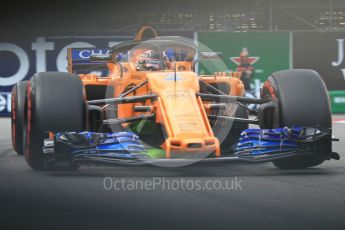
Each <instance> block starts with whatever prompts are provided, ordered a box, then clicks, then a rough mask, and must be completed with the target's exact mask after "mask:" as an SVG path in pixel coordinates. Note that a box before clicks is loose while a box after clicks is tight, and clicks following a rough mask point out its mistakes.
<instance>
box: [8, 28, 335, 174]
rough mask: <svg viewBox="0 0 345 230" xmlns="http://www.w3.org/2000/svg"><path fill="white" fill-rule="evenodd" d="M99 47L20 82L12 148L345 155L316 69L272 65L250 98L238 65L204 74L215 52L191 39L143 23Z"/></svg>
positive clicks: (302, 163)
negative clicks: (336, 147)
mask: <svg viewBox="0 0 345 230" xmlns="http://www.w3.org/2000/svg"><path fill="white" fill-rule="evenodd" d="M99 51H100V50H99V49H94V48H91V49H90V48H86V49H80V48H75V49H74V48H71V49H69V50H68V70H69V72H68V73H63V72H44V73H37V74H35V75H34V76H33V77H32V78H31V79H30V80H29V81H22V82H19V83H18V84H17V85H15V86H14V88H13V91H12V93H13V94H12V142H13V148H14V150H15V151H16V152H17V153H18V154H23V155H24V156H25V160H26V161H27V163H28V164H29V166H30V167H31V168H33V169H35V170H43V169H52V168H55V169H56V168H75V167H78V166H79V165H82V164H96V165H97V164H109V165H147V164H151V165H152V164H153V165H155V164H156V165H167V166H176V165H186V164H190V163H194V162H199V163H200V162H223V161H224V162H226V161H229V162H231V161H245V162H268V161H269V162H273V164H274V165H275V166H277V167H278V168H281V169H297V168H307V167H312V166H316V165H319V164H321V163H322V162H324V161H325V160H330V159H339V155H338V154H337V153H334V152H333V151H332V141H335V140H336V139H335V138H333V137H332V122H331V112H330V102H329V97H328V94H327V90H326V87H325V85H324V83H323V81H322V78H321V77H320V76H319V74H318V73H317V72H315V71H312V70H306V69H290V70H283V71H278V72H275V73H272V74H271V75H270V76H269V77H268V79H267V81H266V82H265V83H264V85H263V88H262V89H261V98H247V97H244V96H243V95H244V92H245V91H244V86H243V83H242V81H241V79H240V77H239V76H240V74H238V73H236V72H234V73H230V74H225V73H216V74H214V75H199V74H198V73H197V71H196V65H197V64H198V62H199V60H201V59H202V58H203V57H206V58H207V56H208V57H209V56H210V55H212V53H211V54H210V53H207V52H204V53H203V52H200V51H199V46H197V45H195V44H194V43H193V42H192V41H189V40H188V39H185V38H181V37H168V36H167V37H158V36H157V34H156V32H155V31H154V30H153V29H152V28H150V27H144V28H142V29H141V30H140V31H139V32H138V34H137V35H136V38H135V39H134V41H132V42H125V43H121V44H118V45H115V46H114V47H113V48H112V49H111V51H110V52H106V53H103V54H100V52H99ZM81 52H83V54H85V53H93V55H91V56H90V57H89V58H86V59H85V58H80V57H81V56H82V55H80V54H81ZM78 54H79V55H78ZM84 56H85V55H84ZM90 70H92V71H90ZM95 70H99V71H101V72H102V71H107V73H106V76H100V74H99V73H95ZM96 72H97V71H96ZM249 104H256V105H258V106H257V107H256V108H257V109H255V110H251V109H248V106H247V105H249ZM249 114H250V116H249ZM249 124H251V125H257V128H252V126H251V128H249Z"/></svg>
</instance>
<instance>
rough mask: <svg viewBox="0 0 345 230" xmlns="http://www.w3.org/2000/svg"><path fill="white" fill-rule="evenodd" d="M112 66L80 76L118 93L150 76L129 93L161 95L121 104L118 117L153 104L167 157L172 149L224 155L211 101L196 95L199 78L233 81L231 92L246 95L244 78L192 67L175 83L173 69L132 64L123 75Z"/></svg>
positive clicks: (208, 81)
mask: <svg viewBox="0 0 345 230" xmlns="http://www.w3.org/2000/svg"><path fill="white" fill-rule="evenodd" d="M112 65H115V64H112ZM187 67H188V65H187ZM111 68H112V69H111ZM110 70H111V71H110V73H111V74H110V76H109V77H98V76H97V75H89V74H85V75H84V74H83V75H80V79H81V80H82V82H83V84H84V85H111V86H113V88H114V97H117V96H119V94H120V93H122V92H124V90H125V89H126V88H127V86H129V85H138V84H140V83H142V82H143V81H145V80H148V84H147V85H146V86H143V87H141V88H139V89H138V90H136V91H134V92H133V93H132V94H129V95H128V96H131V95H132V96H133V95H137V96H138V95H147V94H150V93H155V94H157V95H158V99H157V100H156V101H154V102H151V101H147V102H146V103H130V104H120V105H118V114H117V117H118V118H126V117H132V116H138V115H141V114H143V112H134V109H133V108H134V106H135V105H150V106H152V107H153V112H154V113H155V114H156V120H155V121H156V122H157V123H159V124H162V125H163V126H164V128H165V131H166V134H167V138H166V140H165V142H164V144H163V145H162V148H163V149H164V150H165V151H166V157H167V158H170V156H171V152H172V151H173V152H174V153H180V152H181V153H183V152H190V153H192V152H215V154H216V156H220V143H219V141H218V139H217V137H215V136H214V134H213V132H212V129H211V126H210V123H209V120H208V118H207V113H209V110H208V109H207V108H208V107H207V103H203V102H202V100H201V99H200V97H196V93H198V92H199V81H198V80H199V79H201V80H202V81H204V82H207V83H209V84H216V83H223V84H229V85H230V89H231V90H230V93H229V95H232V96H243V94H244V86H243V83H242V81H241V80H239V79H238V78H236V77H232V76H217V75H208V76H206V75H203V76H197V74H196V73H194V72H192V71H183V72H177V73H176V78H177V80H176V83H175V82H174V72H173V71H162V72H139V71H135V69H133V68H130V67H129V68H128V72H126V73H124V74H123V76H122V77H121V76H119V74H116V71H117V70H116V68H115V67H114V66H111V67H110ZM148 113H149V112H148ZM123 125H124V126H126V125H127V124H123Z"/></svg>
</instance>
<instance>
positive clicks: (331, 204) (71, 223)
mask: <svg viewBox="0 0 345 230" xmlns="http://www.w3.org/2000/svg"><path fill="white" fill-rule="evenodd" d="M342 117H344V116H342ZM336 118H339V116H337V117H336ZM340 118H341V116H340ZM333 128H334V135H335V136H337V137H339V138H340V139H342V140H341V141H340V142H337V143H334V151H336V152H338V153H339V154H340V155H341V157H342V158H341V160H339V161H335V160H332V161H327V162H325V163H323V164H322V165H320V166H318V167H315V168H311V169H307V170H292V171H281V170H279V169H276V168H275V167H274V166H273V165H272V164H271V163H263V164H255V165H254V164H244V163H233V164H217V165H200V166H189V167H182V168H158V167H140V168H137V167H116V168H115V167H96V166H92V167H81V168H80V169H79V170H78V171H72V172H61V171H60V172H59V171H55V172H37V171H33V170H31V169H30V168H29V166H28V165H27V164H26V162H25V160H24V158H23V157H22V156H18V155H17V154H16V153H15V152H13V151H12V150H11V144H10V120H9V119H4V118H2V119H0V229H19V228H21V229H43V228H44V229H72V228H73V229H80V228H83V229H182V228H183V229H345V150H344V149H345V148H344V147H345V124H341V123H335V124H334V125H333ZM106 177H110V179H111V181H113V182H115V181H117V182H118V181H125V182H123V183H124V184H125V185H129V184H130V183H136V182H137V183H138V184H139V185H138V186H137V189H132V188H130V187H127V188H126V187H124V186H123V187H121V184H120V186H117V187H116V189H115V188H114V187H113V189H109V187H107V189H106V188H105V187H104V181H105V180H104V179H105V178H106ZM107 180H108V182H109V178H108V179H107ZM154 180H155V182H158V180H164V183H160V184H157V186H155V187H154V188H153V186H148V188H147V189H146V190H145V188H143V186H141V185H142V183H141V184H140V183H139V182H143V183H144V182H145V183H149V182H150V181H154ZM181 180H184V181H188V183H189V187H188V188H186V186H184V187H183V188H182V186H181V183H179V184H176V183H178V182H176V181H179V182H180V181H181ZM235 180H237V182H238V183H239V186H238V187H236V186H233V187H229V184H227V189H224V188H221V189H219V188H218V187H217V188H216V186H214V187H212V186H211V188H209V187H208V188H207V189H196V188H195V187H194V188H193V186H196V185H197V184H201V185H202V186H205V184H206V183H207V181H211V182H214V181H218V182H216V183H218V184H219V183H222V185H224V184H225V183H228V182H231V181H235ZM147 181H149V182H147ZM174 181H175V182H176V183H175V184H174ZM226 181H228V182H226ZM188 183H187V184H188ZM187 184H186V185H187ZM110 185H111V184H106V186H110ZM117 185H119V184H117ZM169 185H170V188H168V186H169ZM211 185H212V184H211ZM140 186H141V187H140ZM202 188H205V187H202Z"/></svg>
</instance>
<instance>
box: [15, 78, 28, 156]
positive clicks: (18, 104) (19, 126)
mask: <svg viewBox="0 0 345 230" xmlns="http://www.w3.org/2000/svg"><path fill="white" fill-rule="evenodd" d="M27 85H28V82H27V81H20V82H18V83H17V84H16V85H15V86H14V87H13V89H12V102H11V106H12V110H11V130H12V146H13V149H14V151H16V152H17V153H18V154H19V155H23V153H24V141H25V132H26V131H25V117H26V88H27Z"/></svg>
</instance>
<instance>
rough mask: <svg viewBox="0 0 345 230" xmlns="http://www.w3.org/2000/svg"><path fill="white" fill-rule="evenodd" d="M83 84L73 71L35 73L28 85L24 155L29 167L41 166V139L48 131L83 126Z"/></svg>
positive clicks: (69, 129) (81, 127)
mask: <svg viewBox="0 0 345 230" xmlns="http://www.w3.org/2000/svg"><path fill="white" fill-rule="evenodd" d="M85 114H86V112H85V103H84V96H83V85H82V83H81V81H80V79H79V78H78V77H77V76H76V75H73V74H68V73H59V72H47V73H38V74H35V75H34V76H33V77H32V78H31V80H30V81H29V83H28V89H27V129H26V130H27V132H26V133H27V137H26V146H25V159H26V161H27V163H28V164H29V165H30V167H31V168H33V169H35V170H42V169H44V164H45V160H46V157H45V155H44V154H43V141H44V138H46V137H47V133H48V132H63V131H82V130H85V128H84V126H85V124H86V122H85V117H86V115H85Z"/></svg>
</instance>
